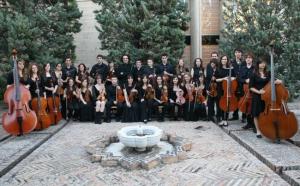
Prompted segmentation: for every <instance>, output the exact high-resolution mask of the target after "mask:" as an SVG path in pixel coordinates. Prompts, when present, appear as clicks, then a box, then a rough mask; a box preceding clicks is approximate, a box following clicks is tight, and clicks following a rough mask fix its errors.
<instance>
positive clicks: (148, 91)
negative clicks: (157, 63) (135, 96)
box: [145, 85, 155, 100]
mask: <svg viewBox="0 0 300 186" xmlns="http://www.w3.org/2000/svg"><path fill="white" fill-rule="evenodd" d="M145 98H146V99H147V100H150V99H154V98H155V90H154V89H153V88H152V86H151V85H148V86H147V88H146V90H145Z"/></svg>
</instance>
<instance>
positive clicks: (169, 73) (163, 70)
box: [157, 53, 175, 85]
mask: <svg viewBox="0 0 300 186" xmlns="http://www.w3.org/2000/svg"><path fill="white" fill-rule="evenodd" d="M157 71H158V72H157V74H159V75H160V76H161V77H162V78H163V83H164V84H166V85H168V84H169V80H170V79H171V78H172V77H173V76H174V74H175V71H174V67H173V65H171V64H170V63H168V55H167V54H166V53H164V54H162V55H161V64H159V65H158V66H157Z"/></svg>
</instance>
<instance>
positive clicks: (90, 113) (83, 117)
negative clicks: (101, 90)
mask: <svg viewBox="0 0 300 186" xmlns="http://www.w3.org/2000/svg"><path fill="white" fill-rule="evenodd" d="M81 96H82V98H83V99H84V101H85V102H86V104H84V103H83V102H82V101H80V104H79V120H80V121H93V120H94V112H95V109H94V104H93V97H92V93H91V91H90V90H88V89H87V90H86V91H85V92H83V91H81Z"/></svg>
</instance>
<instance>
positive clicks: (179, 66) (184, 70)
mask: <svg viewBox="0 0 300 186" xmlns="http://www.w3.org/2000/svg"><path fill="white" fill-rule="evenodd" d="M175 70H176V75H177V77H178V78H179V81H183V76H184V75H185V74H187V73H188V72H189V69H188V68H186V67H185V65H184V61H183V59H182V58H181V59H179V60H178V64H177V66H176V69H175Z"/></svg>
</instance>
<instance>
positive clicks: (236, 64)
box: [229, 48, 246, 123]
mask: <svg viewBox="0 0 300 186" xmlns="http://www.w3.org/2000/svg"><path fill="white" fill-rule="evenodd" d="M242 54H243V51H242V50H241V49H239V48H237V49H235V50H234V55H235V59H233V60H231V65H232V66H233V68H234V72H235V75H236V78H237V81H238V87H237V90H236V92H235V95H236V97H237V99H238V101H239V100H240V98H241V97H243V95H244V91H243V83H242V82H241V80H239V79H240V74H241V70H242V68H243V66H244V65H245V62H244V61H243V60H242ZM238 119H239V110H238V109H236V110H235V111H234V113H233V116H232V118H230V119H229V120H238ZM245 119H246V115H245V114H242V122H243V123H244V122H245Z"/></svg>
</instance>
